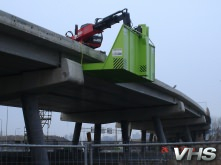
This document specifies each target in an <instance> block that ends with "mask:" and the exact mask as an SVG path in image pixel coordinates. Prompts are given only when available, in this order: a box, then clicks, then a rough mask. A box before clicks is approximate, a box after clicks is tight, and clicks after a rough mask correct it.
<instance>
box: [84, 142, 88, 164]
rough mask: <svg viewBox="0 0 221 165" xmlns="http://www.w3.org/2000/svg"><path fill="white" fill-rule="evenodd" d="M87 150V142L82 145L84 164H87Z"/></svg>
mask: <svg viewBox="0 0 221 165" xmlns="http://www.w3.org/2000/svg"><path fill="white" fill-rule="evenodd" d="M87 150H88V146H87V144H85V145H84V165H88V164H87Z"/></svg>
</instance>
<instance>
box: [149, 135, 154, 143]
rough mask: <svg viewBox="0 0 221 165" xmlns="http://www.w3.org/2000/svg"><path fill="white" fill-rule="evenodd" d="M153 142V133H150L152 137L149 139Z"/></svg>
mask: <svg viewBox="0 0 221 165" xmlns="http://www.w3.org/2000/svg"><path fill="white" fill-rule="evenodd" d="M152 142H153V133H150V137H149V143H152Z"/></svg>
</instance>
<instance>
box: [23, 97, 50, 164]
mask: <svg viewBox="0 0 221 165" xmlns="http://www.w3.org/2000/svg"><path fill="white" fill-rule="evenodd" d="M21 101H22V109H23V115H24V121H25V126H26V130H27V136H28V142H29V144H39V145H43V144H45V142H44V135H43V130H42V126H41V120H40V116H39V109H38V98H37V96H35V95H25V96H22V98H21ZM30 150H31V155H32V162H33V163H32V164H33V165H49V161H48V155H47V150H46V149H45V148H38V147H36V148H35V147H33V148H32V147H31V148H30Z"/></svg>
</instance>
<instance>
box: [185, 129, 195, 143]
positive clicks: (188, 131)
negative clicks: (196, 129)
mask: <svg viewBox="0 0 221 165" xmlns="http://www.w3.org/2000/svg"><path fill="white" fill-rule="evenodd" d="M185 131H186V140H187V142H192V141H193V139H192V136H191V132H190V129H189V127H188V126H186V127H185Z"/></svg>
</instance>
